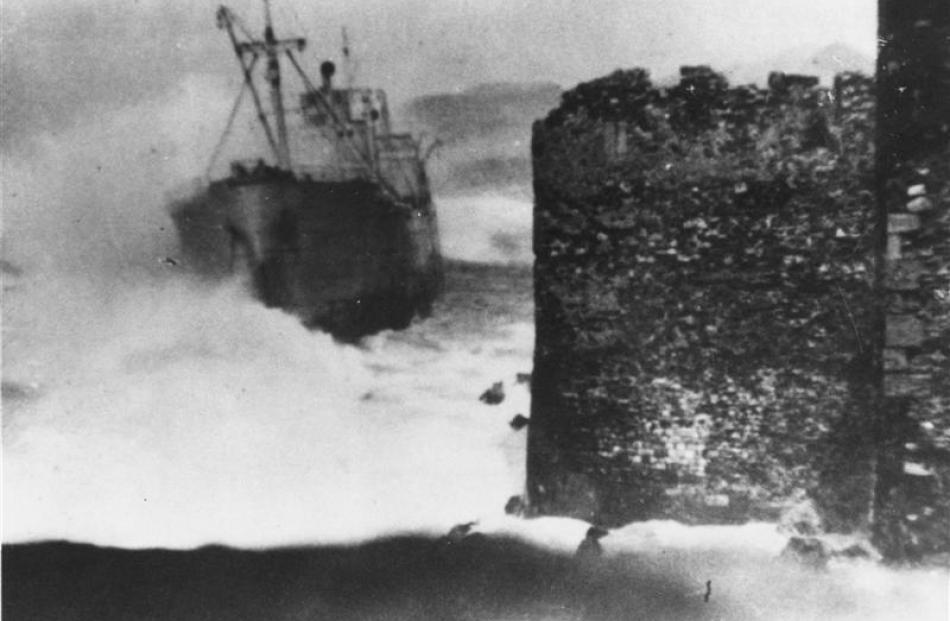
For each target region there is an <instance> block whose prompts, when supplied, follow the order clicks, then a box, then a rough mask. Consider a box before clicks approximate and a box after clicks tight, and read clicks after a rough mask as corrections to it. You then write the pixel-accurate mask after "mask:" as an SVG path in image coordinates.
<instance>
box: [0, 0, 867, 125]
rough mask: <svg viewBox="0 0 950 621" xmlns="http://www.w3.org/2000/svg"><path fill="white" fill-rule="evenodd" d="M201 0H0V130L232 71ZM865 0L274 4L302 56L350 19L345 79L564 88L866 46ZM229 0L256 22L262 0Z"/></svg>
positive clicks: (396, 90)
mask: <svg viewBox="0 0 950 621" xmlns="http://www.w3.org/2000/svg"><path fill="white" fill-rule="evenodd" d="M217 4H218V3H217V2H216V1H213V0H197V1H196V0H188V1H183V0H175V1H161V0H138V1H132V0H121V1H120V0H56V1H55V2H54V1H53V0H4V1H3V2H2V3H0V6H2V11H3V15H2V32H3V39H2V69H3V92H4V115H3V126H4V134H9V133H11V132H12V133H13V134H22V133H23V132H24V131H27V130H28V129H29V128H31V127H33V126H42V127H44V128H46V129H49V128H53V129H55V128H56V127H57V126H58V125H61V124H63V123H66V122H69V121H70V120H75V119H76V118H81V117H82V115H83V114H85V113H88V112H91V111H95V110H103V109H109V108H111V107H114V106H115V105H122V104H126V103H131V102H135V101H138V100H141V99H144V98H148V97H151V96H154V95H155V94H156V93H160V92H162V91H163V90H165V89H167V88H169V87H170V86H172V85H174V84H176V83H178V82H179V81H180V79H181V77H182V75H183V74H186V73H213V74H221V75H228V76H234V79H237V75H236V71H235V69H236V67H235V64H234V60H233V58H231V57H230V50H229V47H228V45H227V41H226V38H225V35H224V34H223V33H221V32H219V31H217V30H216V29H215V26H214V23H215V22H214V13H215V9H216V6H217ZM876 4H877V3H876V1H875V0H666V1H660V0H589V1H586V2H581V1H578V0H437V1H436V0H346V1H345V2H343V1H340V2H331V1H329V0H273V5H274V14H275V19H276V20H277V26H278V28H279V30H280V33H286V34H288V35H289V34H306V35H307V36H308V37H309V38H310V40H311V46H310V48H309V50H308V51H307V53H306V60H307V62H308V65H309V66H310V67H313V68H314V69H315V67H316V65H317V61H318V59H321V58H325V57H327V56H330V55H336V54H337V50H338V48H339V41H340V28H341V26H344V25H345V26H347V27H348V29H349V32H350V35H351V42H352V48H353V49H354V51H355V53H356V55H357V57H358V58H359V61H360V69H359V74H358V77H359V79H360V81H362V82H365V83H374V84H379V85H381V86H384V87H386V88H387V89H388V90H389V91H390V93H391V96H394V98H395V99H397V100H405V99H406V98H407V97H410V96H412V95H416V94H422V93H431V92H442V91H450V90H457V89H462V88H465V87H468V86H471V85H473V84H477V83H480V82H486V81H525V80H544V81H553V82H557V83H558V84H561V85H562V86H571V85H573V84H575V83H577V82H578V81H581V80H587V79H590V78H593V77H596V76H598V75H602V74H604V73H606V72H609V71H611V70H613V69H615V68H618V67H631V66H645V67H647V68H649V69H650V70H651V71H652V73H653V75H654V76H656V77H664V76H668V75H670V74H672V73H674V72H675V70H676V67H677V66H678V65H680V64H683V63H707V64H712V65H714V66H716V67H721V68H727V67H731V66H734V65H736V64H740V63H753V62H756V61H762V60H765V59H768V58H770V57H772V56H776V55H779V54H781V53H783V52H785V51H787V50H788V49H790V48H798V49H802V50H817V49H820V48H821V47H822V46H824V45H828V44H831V43H835V42H840V43H844V44H847V45H848V46H851V47H853V48H855V49H856V50H858V51H860V52H862V53H863V54H865V55H868V56H872V55H873V54H874V46H875V30H876ZM229 6H231V7H232V8H233V9H235V10H236V11H237V12H238V13H240V14H241V15H243V16H244V18H245V21H246V22H247V23H248V24H249V26H251V27H252V28H255V29H256V28H257V27H259V24H260V20H261V15H262V8H261V6H262V4H261V2H260V1H259V0H233V1H232V2H230V4H229Z"/></svg>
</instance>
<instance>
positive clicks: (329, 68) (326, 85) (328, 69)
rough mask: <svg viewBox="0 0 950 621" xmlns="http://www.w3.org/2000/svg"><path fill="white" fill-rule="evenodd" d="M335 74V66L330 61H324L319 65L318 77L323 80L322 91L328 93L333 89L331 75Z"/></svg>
mask: <svg viewBox="0 0 950 621" xmlns="http://www.w3.org/2000/svg"><path fill="white" fill-rule="evenodd" d="M335 73H336V65H334V64H333V62H332V61H329V60H325V61H323V62H322V63H321V64H320V77H322V78H323V90H325V91H329V90H330V89H332V88H333V74H335Z"/></svg>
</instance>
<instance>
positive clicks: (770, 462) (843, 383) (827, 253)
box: [528, 67, 876, 524]
mask: <svg viewBox="0 0 950 621" xmlns="http://www.w3.org/2000/svg"><path fill="white" fill-rule="evenodd" d="M773 83H774V84H773V86H774V88H773V89H771V90H759V89H756V88H752V87H739V88H735V89H730V88H728V85H727V84H726V83H725V81H724V80H723V79H722V77H721V76H718V75H716V74H714V73H713V72H711V71H710V70H709V69H708V68H702V67H698V68H687V69H686V70H685V71H684V74H683V82H682V83H681V85H680V86H679V87H676V88H673V89H667V90H661V89H654V88H652V87H651V86H650V84H649V81H648V79H647V76H646V74H645V72H642V71H637V70H634V71H631V72H618V73H615V74H612V75H610V76H607V77H606V78H603V79H601V80H596V81H594V82H591V83H588V84H584V85H581V86H579V87H578V88H577V89H575V90H574V91H570V92H568V93H566V94H565V98H564V105H562V106H561V108H559V109H558V110H556V111H554V112H552V113H551V115H550V116H549V117H548V118H547V119H546V120H545V121H543V122H540V123H538V124H536V126H535V131H534V142H533V145H532V149H533V154H534V167H535V169H534V170H535V196H536V209H535V254H536V272H535V273H536V302H537V304H536V307H537V322H536V325H537V348H536V354H535V370H534V375H533V382H532V395H533V398H532V415H531V421H532V423H531V426H530V427H529V465H528V469H529V498H530V501H531V504H532V507H533V508H534V509H535V510H537V511H539V512H542V513H568V514H574V515H576V514H577V513H578V512H580V513H583V514H587V513H590V514H592V515H593V516H595V518H596V519H597V520H598V521H602V522H605V523H620V522H624V521H628V520H630V519H635V518H641V517H660V516H672V517H677V518H679V519H697V520H707V521H709V520H712V521H736V520H739V521H741V520H744V519H750V518H752V517H755V516H761V515H763V514H765V513H767V512H769V511H773V510H774V509H773V508H774V506H775V504H776V503H781V501H782V499H784V498H786V497H789V496H796V497H797V496H798V495H800V494H801V493H803V492H804V491H810V490H814V489H816V487H817V485H818V484H819V482H821V481H824V479H825V478H826V477H830V476H831V475H830V474H828V473H834V476H835V477H837V482H829V483H828V485H827V486H826V487H827V488H828V489H831V490H835V489H836V487H835V486H836V485H840V486H841V487H842V488H845V489H846V490H847V491H844V492H840V493H839V492H838V491H834V492H832V493H830V494H828V495H827V496H826V497H825V498H823V499H822V503H821V504H822V506H823V508H824V509H825V510H826V511H827V513H828V514H829V516H830V517H829V519H830V520H831V521H832V522H835V523H839V524H844V523H848V522H849V521H850V522H852V523H853V521H854V515H855V510H853V506H861V507H866V506H867V505H868V502H869V500H868V494H869V493H870V477H869V475H868V473H869V472H870V471H871V468H870V467H869V466H868V465H867V464H868V461H867V460H869V459H870V454H869V453H868V451H867V450H865V449H864V448H862V446H861V445H860V444H855V442H857V440H856V438H857V437H859V436H861V435H862V434H865V433H867V432H868V424H869V421H870V420H872V418H873V417H869V416H867V414H866V413H867V411H868V405H867V400H868V399H872V398H873V395H874V394H875V390H876V389H875V387H874V386H873V385H871V377H872V375H873V374H872V373H871V369H870V366H869V360H870V358H869V357H868V356H869V354H870V352H871V351H873V348H874V347H875V345H874V343H875V339H874V336H873V333H874V325H875V324H874V320H873V317H874V311H873V305H872V304H871V303H870V300H871V296H872V287H871V282H872V275H873V274H874V273H875V269H874V266H873V265H872V264H871V263H870V262H869V260H868V258H869V257H872V256H873V250H872V249H873V246H874V237H873V234H872V232H873V231H874V218H873V214H874V207H875V203H874V194H873V189H874V180H873V175H872V174H871V173H872V170H873V167H872V166H871V163H872V154H873V150H872V149H871V139H872V136H873V134H872V131H871V130H872V128H873V124H872V123H871V121H872V117H871V116H870V114H871V112H872V111H873V99H871V97H870V87H871V83H870V81H869V80H868V79H866V78H862V77H860V76H855V75H845V76H842V77H841V78H840V79H839V80H838V81H837V82H836V91H837V93H838V96H837V97H836V98H835V99H834V100H833V99H832V98H831V97H830V94H829V93H828V92H827V91H825V90H823V89H820V88H817V87H815V86H814V85H809V82H808V81H804V82H802V81H800V80H799V81H796V79H794V76H793V77H792V79H787V78H783V79H782V80H779V78H778V77H776V78H775V79H773ZM621 126H622V127H623V128H624V130H623V131H624V132H625V135H626V138H625V139H624V141H623V142H622V144H621V142H618V138H617V136H618V135H619V133H618V132H619V130H618V128H619V127H621ZM841 135H847V136H848V137H849V139H848V140H847V141H842V142H838V141H837V139H836V138H835V136H841ZM605 149H606V150H607V151H609V152H608V153H604V150H605ZM833 430H834V431H833ZM838 430H841V432H840V433H839V431H838ZM836 443H838V444H837V445H836ZM842 445H846V446H848V447H849V449H848V450H847V451H842V450H841V446H842ZM854 447H856V448H854ZM852 448H854V450H851V449H852ZM862 451H863V452H862ZM845 453H847V456H846V457H845V456H844V454H845ZM836 455H841V459H842V460H844V461H847V464H845V465H843V466H840V467H839V466H838V465H837V462H835V459H836ZM832 463H834V464H836V465H835V466H831V464H832ZM862 464H863V465H862ZM578 475H582V476H580V477H579V476H578ZM569 481H571V482H572V483H568V482H569ZM565 488H567V489H574V490H575V491H573V492H570V493H569V492H566V491H564V490H565ZM580 488H583V493H580V494H578V492H577V491H576V490H578V489H580ZM568 498H575V499H577V498H580V499H581V500H568ZM826 500H827V502H825V501H826ZM577 503H579V504H577ZM849 507H850V508H849Z"/></svg>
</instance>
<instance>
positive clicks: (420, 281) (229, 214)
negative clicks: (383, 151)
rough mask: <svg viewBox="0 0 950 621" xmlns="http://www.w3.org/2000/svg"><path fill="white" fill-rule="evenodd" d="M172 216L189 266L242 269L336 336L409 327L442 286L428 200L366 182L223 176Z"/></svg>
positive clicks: (266, 298)
mask: <svg viewBox="0 0 950 621" xmlns="http://www.w3.org/2000/svg"><path fill="white" fill-rule="evenodd" d="M172 216H173V218H174V220H175V224H176V226H177V228H178V233H179V237H180V240H181V246H182V252H183V258H184V260H185V261H186V262H187V263H188V265H189V266H190V267H192V268H193V269H194V270H195V271H197V272H199V273H200V274H204V275H207V276H211V277H226V276H227V275H229V274H234V273H240V272H246V273H247V274H248V275H249V276H250V281H251V282H252V283H253V288H254V291H255V293H256V295H257V296H258V297H259V298H260V299H261V300H262V301H263V302H264V303H265V304H266V305H268V306H274V307H279V308H282V309H285V310H287V311H288V312H291V313H293V314H295V315H297V316H299V317H300V318H301V320H302V321H303V322H304V323H305V324H307V325H308V326H311V327H319V328H323V329H326V330H328V331H329V332H331V333H333V334H334V335H335V336H337V337H339V338H343V339H352V338H357V337H359V336H362V335H365V334H370V333H373V332H377V331H379V330H383V329H388V328H392V329H402V328H405V327H407V326H408V325H409V323H410V322H411V321H412V319H413V317H414V316H417V315H419V316H426V315H428V313H429V312H430V310H431V307H432V303H433V301H434V299H435V297H436V296H437V295H438V293H439V291H440V289H441V286H442V265H441V256H440V252H439V244H438V230H437V222H436V216H435V212H434V210H433V208H432V205H431V204H430V203H429V202H428V201H426V203H425V204H423V205H421V206H417V207H411V206H408V205H406V204H397V203H395V202H394V201H393V200H391V199H389V198H387V196H386V195H385V194H383V193H382V192H380V190H379V188H378V186H376V185H375V184H373V183H371V182H368V181H358V180H357V181H349V182H317V181H302V180H298V179H295V178H293V177H291V176H289V175H288V176H287V177H280V178H272V179H256V180H237V179H233V178H232V179H226V180H223V181H217V182H214V183H212V184H211V185H210V186H208V187H207V188H206V189H205V190H203V191H202V192H200V193H199V194H197V195H195V196H193V197H191V198H189V199H186V200H183V201H179V202H177V203H175V204H174V205H173V208H172Z"/></svg>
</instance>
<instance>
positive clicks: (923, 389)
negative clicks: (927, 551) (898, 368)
mask: <svg viewBox="0 0 950 621" xmlns="http://www.w3.org/2000/svg"><path fill="white" fill-rule="evenodd" d="M884 394H885V396H888V397H926V396H927V395H928V394H930V376H928V375H920V374H917V375H911V374H905V373H888V374H887V375H886V376H885V377H884Z"/></svg>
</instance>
